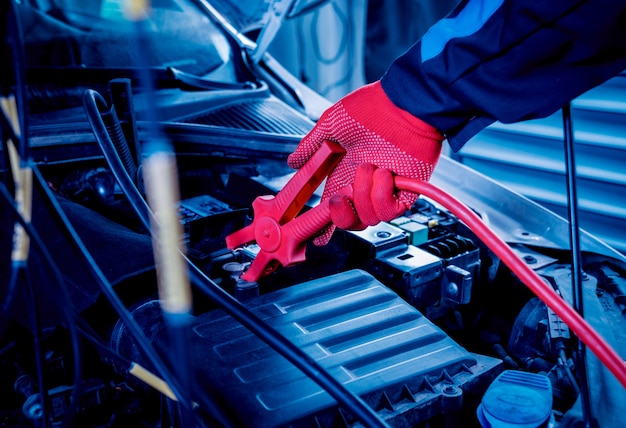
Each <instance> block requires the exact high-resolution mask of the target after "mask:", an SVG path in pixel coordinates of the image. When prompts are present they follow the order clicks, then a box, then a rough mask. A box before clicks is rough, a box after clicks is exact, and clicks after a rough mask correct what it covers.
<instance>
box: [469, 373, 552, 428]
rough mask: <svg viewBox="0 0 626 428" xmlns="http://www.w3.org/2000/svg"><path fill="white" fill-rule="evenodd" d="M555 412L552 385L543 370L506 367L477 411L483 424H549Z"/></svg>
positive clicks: (516, 427) (504, 427) (502, 427)
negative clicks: (516, 369) (529, 371)
mask: <svg viewBox="0 0 626 428" xmlns="http://www.w3.org/2000/svg"><path fill="white" fill-rule="evenodd" d="M551 414H552V385H551V384H550V380H549V379H548V378H547V377H546V376H544V375H540V374H535V373H527V372H519V371H513V370H507V371H505V372H503V373H501V374H500V376H498V377H497V378H496V380H494V381H493V382H492V383H491V385H490V386H489V388H488V389H487V392H485V395H484V396H483V399H482V402H481V404H480V406H478V409H477V410H476V415H477V416H478V420H479V422H480V424H481V426H482V427H483V428H536V427H543V426H546V424H547V423H548V421H549V419H550V416H551Z"/></svg>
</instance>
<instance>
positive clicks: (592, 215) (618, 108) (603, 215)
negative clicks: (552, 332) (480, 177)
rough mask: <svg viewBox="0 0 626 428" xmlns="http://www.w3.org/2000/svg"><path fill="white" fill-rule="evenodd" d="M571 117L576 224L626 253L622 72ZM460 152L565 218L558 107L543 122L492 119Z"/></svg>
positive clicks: (575, 106)
mask: <svg viewBox="0 0 626 428" xmlns="http://www.w3.org/2000/svg"><path fill="white" fill-rule="evenodd" d="M513 102H514V101H513ZM572 120H573V128H574V139H575V156H576V166H577V168H576V169H577V190H578V199H579V201H578V205H579V213H580V224H581V227H582V228H584V229H586V230H587V231H588V232H590V233H592V234H594V235H596V237H598V238H600V239H602V240H604V241H605V242H606V243H608V244H609V245H611V246H613V247H614V248H616V249H617V250H619V251H621V252H622V253H626V74H621V75H619V76H617V77H615V78H613V79H611V80H610V81H608V82H606V83H605V84H603V85H601V86H599V87H597V88H595V89H592V90H591V91H589V92H587V93H585V94H583V95H581V96H580V97H578V98H577V99H575V100H574V101H573V102H572ZM457 155H458V157H456V156H454V157H455V159H457V160H460V161H461V162H462V163H464V164H466V165H468V166H470V167H472V168H475V169H476V170H478V171H480V172H482V173H484V174H486V175H488V176H489V177H491V178H494V179H496V180H498V181H500V182H501V183H503V184H504V185H505V186H508V187H510V188H511V189H513V190H516V191H518V192H520V193H522V194H524V195H525V196H527V197H529V198H531V199H533V200H534V201H536V202H538V203H540V204H542V205H544V206H546V207H547V208H549V209H551V210H552V211H554V212H556V213H557V214H559V215H561V216H563V217H565V218H567V199H566V182H565V161H564V152H563V127H562V119H561V112H560V111H559V112H557V113H555V114H554V115H552V116H550V117H548V118H546V119H541V120H533V121H528V122H523V123H517V124H512V125H504V124H500V123H496V124H494V125H492V126H491V127H489V128H487V129H485V130H483V131H482V132H481V133H479V134H478V135H477V136H476V137H474V138H473V139H472V140H471V141H469V142H468V143H467V144H466V145H465V147H464V148H463V149H462V150H461V151H460V152H459V153H458V154H457Z"/></svg>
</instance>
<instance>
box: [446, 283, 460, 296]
mask: <svg viewBox="0 0 626 428" xmlns="http://www.w3.org/2000/svg"><path fill="white" fill-rule="evenodd" d="M458 293H459V286H458V285H456V284H455V283H454V282H451V283H449V284H448V294H449V295H450V296H456V295H457V294H458Z"/></svg>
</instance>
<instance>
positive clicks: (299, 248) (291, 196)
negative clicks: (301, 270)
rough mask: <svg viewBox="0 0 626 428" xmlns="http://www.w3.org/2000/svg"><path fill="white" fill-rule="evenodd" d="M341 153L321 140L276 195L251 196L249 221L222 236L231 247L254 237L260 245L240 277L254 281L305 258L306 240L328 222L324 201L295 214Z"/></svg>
mask: <svg viewBox="0 0 626 428" xmlns="http://www.w3.org/2000/svg"><path fill="white" fill-rule="evenodd" d="M344 154H345V151H344V149H343V148H342V147H341V146H339V145H338V144H336V143H331V142H328V141H325V142H323V143H322V145H321V146H320V148H319V149H318V150H317V151H316V152H315V154H313V156H312V157H311V159H309V161H308V162H307V163H306V164H304V165H303V166H302V168H300V169H299V170H298V171H297V172H296V173H295V175H294V176H293V177H292V178H291V179H290V180H289V182H288V183H287V184H286V185H285V187H284V188H283V189H282V190H281V191H280V192H278V194H277V195H276V196H271V195H270V196H259V197H257V198H256V199H255V200H254V202H253V203H252V209H253V211H254V219H253V221H252V223H251V224H250V225H248V226H246V227H244V228H243V229H240V230H238V231H236V232H234V233H232V234H230V235H228V236H227V237H226V246H227V247H228V248H229V249H231V250H232V249H235V248H237V247H240V246H242V245H245V244H249V243H252V242H254V241H256V243H257V244H258V245H259V247H260V248H261V250H260V251H259V253H258V255H257V256H256V258H255V259H254V261H253V262H252V264H251V265H250V268H249V269H248V270H247V271H246V272H245V273H244V274H243V275H242V278H243V279H244V280H246V281H257V280H258V279H259V278H261V277H262V276H264V275H267V274H270V273H272V272H274V271H275V270H276V269H277V268H278V267H279V266H281V265H282V266H291V265H293V264H296V263H299V262H302V261H304V260H305V250H306V243H307V241H308V240H310V239H311V238H313V237H314V236H316V235H317V234H318V233H319V232H320V231H321V230H322V229H323V228H324V227H326V226H327V225H328V224H330V222H331V220H330V211H329V208H328V201H324V202H321V203H320V204H319V205H318V206H316V207H314V208H312V209H310V210H308V211H306V212H305V213H303V214H301V215H300V216H298V217H296V216H297V215H298V213H299V212H300V210H302V208H303V207H304V205H305V204H306V202H307V201H308V200H309V198H310V197H311V196H312V195H313V192H315V189H317V188H318V187H319V186H320V184H322V182H323V181H324V179H325V178H326V176H328V174H330V172H331V171H332V170H333V169H334V168H335V166H336V165H337V163H339V161H340V160H341V158H342V157H343V156H344Z"/></svg>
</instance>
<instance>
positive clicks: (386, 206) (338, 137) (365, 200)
mask: <svg viewBox="0 0 626 428" xmlns="http://www.w3.org/2000/svg"><path fill="white" fill-rule="evenodd" d="M443 138H444V137H443V135H441V133H439V132H438V131H437V130H436V129H435V128H433V127H432V126H430V125H428V124H426V123H424V122H422V121H421V120H420V119H418V118H417V117H415V116H413V115H411V114H410V113H408V112H406V111H405V110H402V109H400V108H399V107H397V106H395V105H394V104H393V103H392V102H391V100H390V99H389V98H388V97H387V95H386V94H385V92H384V91H383V89H382V87H381V85H380V82H379V81H377V82H375V83H371V84H369V85H365V86H363V87H361V88H359V89H357V90H356V91H354V92H352V93H350V94H348V95H346V96H345V97H344V98H342V99H341V100H339V101H338V102H337V103H336V104H334V105H333V106H331V107H330V108H329V109H328V110H326V111H325V112H324V113H323V114H322V116H321V117H320V119H319V121H318V122H317V124H316V125H315V126H314V127H313V129H312V130H311V132H309V133H308V134H307V135H306V136H305V137H304V138H303V139H302V141H301V142H300V144H299V145H298V147H297V148H296V150H295V151H294V152H293V153H292V154H291V155H289V158H288V159H287V163H288V165H289V166H290V167H291V168H295V169H298V168H300V167H302V165H304V164H305V163H306V161H307V160H308V159H309V158H310V157H311V156H312V155H313V154H314V153H315V152H316V151H317V150H318V149H319V147H320V145H321V143H322V142H323V141H324V140H328V141H334V142H337V143H339V144H340V145H341V146H343V148H344V149H345V150H346V155H345V156H344V157H343V159H342V160H341V161H340V162H339V164H338V165H337V166H336V167H335V169H334V170H333V171H332V172H331V174H330V175H329V176H328V178H327V180H326V186H325V187H324V192H323V193H322V200H325V199H328V198H331V197H332V199H331V200H330V201H329V205H330V212H331V218H332V220H333V225H332V226H330V227H329V228H327V229H326V230H324V231H323V232H322V233H321V234H320V235H319V236H318V237H316V238H315V239H314V243H315V244H316V245H325V244H327V243H328V241H329V240H330V236H331V235H332V232H333V231H334V228H335V225H336V226H339V227H341V228H343V229H362V228H364V227H365V226H370V225H374V224H377V223H379V222H380V221H389V220H392V219H393V218H395V217H397V216H399V215H401V214H402V213H404V211H406V210H407V209H408V208H410V207H411V206H412V205H413V204H414V203H415V201H416V200H417V197H418V195H416V194H412V193H408V192H404V191H402V192H400V193H399V194H398V195H395V192H394V186H393V176H392V174H391V173H394V174H397V175H402V176H405V177H410V178H417V179H420V180H423V181H426V180H429V179H430V176H431V175H432V172H433V170H434V168H435V166H436V164H437V161H438V160H439V155H440V153H441V142H442V141H443ZM363 164H366V165H363ZM360 165H363V166H362V167H360V168H359V169H358V171H357V168H358V167H359V166H360ZM348 184H353V196H352V199H350V198H348V197H346V196H342V195H336V193H337V191H338V190H339V189H341V188H342V187H344V186H346V185H348Z"/></svg>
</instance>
